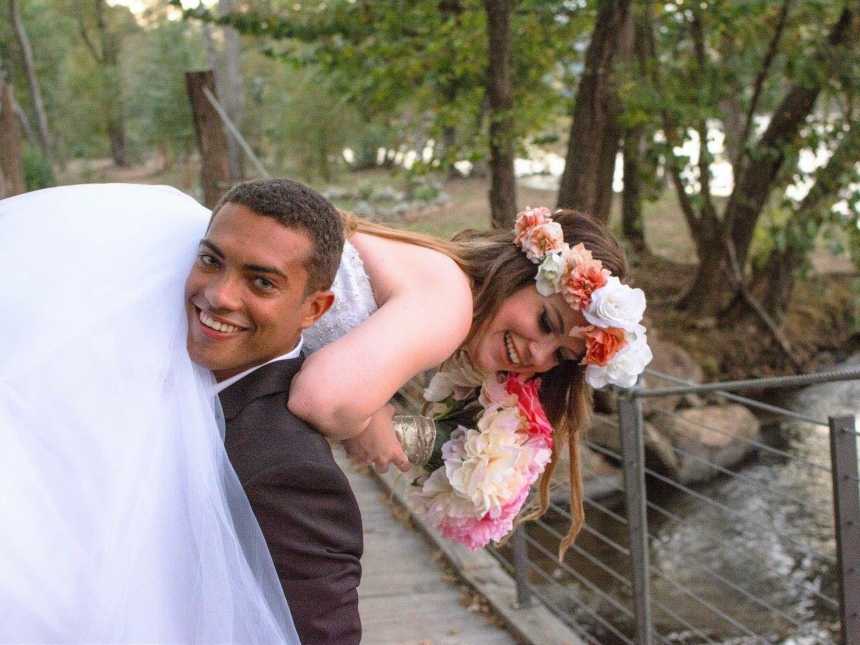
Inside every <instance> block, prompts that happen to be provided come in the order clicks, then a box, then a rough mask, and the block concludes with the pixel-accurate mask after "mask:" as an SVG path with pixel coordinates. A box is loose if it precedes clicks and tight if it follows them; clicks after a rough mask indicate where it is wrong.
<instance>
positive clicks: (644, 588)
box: [491, 368, 860, 645]
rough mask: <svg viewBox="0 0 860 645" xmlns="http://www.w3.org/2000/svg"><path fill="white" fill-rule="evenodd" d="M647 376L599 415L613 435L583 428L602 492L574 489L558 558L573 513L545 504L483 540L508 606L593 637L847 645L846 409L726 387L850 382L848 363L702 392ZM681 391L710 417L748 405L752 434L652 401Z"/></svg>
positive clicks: (859, 586)
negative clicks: (512, 597) (510, 595)
mask: <svg viewBox="0 0 860 645" xmlns="http://www.w3.org/2000/svg"><path fill="white" fill-rule="evenodd" d="M648 379H649V380H650V381H654V380H662V381H663V382H664V383H668V385H667V386H665V387H659V388H655V387H636V388H633V389H630V390H619V391H618V393H617V394H618V396H617V414H616V415H615V417H603V418H602V422H603V423H604V424H607V422H608V423H610V424H611V426H612V427H613V428H614V430H613V431H614V435H613V434H612V433H610V434H609V435H607V432H606V431H605V430H606V429H605V428H604V432H602V433H601V437H600V438H599V439H600V440H595V439H592V438H588V435H587V434H586V439H585V440H584V442H583V443H584V446H585V447H586V448H587V449H588V451H589V452H590V458H589V459H587V460H585V461H586V462H589V461H590V462H591V463H592V464H593V465H592V466H591V467H590V470H589V469H588V468H586V472H585V475H586V477H587V479H588V478H589V476H590V478H591V479H592V481H601V482H602V486H601V487H600V488H601V490H597V489H596V488H595V490H594V491H591V490H590V487H589V486H588V485H587V486H586V498H585V505H586V524H585V526H584V528H583V531H582V533H581V534H580V538H579V539H578V541H577V543H576V544H574V545H573V547H572V548H571V549H570V551H569V552H568V554H567V555H566V556H565V559H564V561H562V562H559V561H558V560H557V557H556V555H555V553H556V551H557V546H558V543H559V541H560V540H561V538H562V535H563V534H564V532H565V530H566V526H567V522H568V521H569V519H570V515H569V512H568V511H567V509H566V508H565V506H564V505H563V504H559V503H556V502H555V501H553V503H552V504H551V505H550V512H548V513H547V515H546V516H544V518H542V519H540V520H538V521H536V522H533V523H530V524H528V525H525V526H523V527H521V528H520V529H518V531H517V533H516V534H515V535H514V538H513V539H512V540H511V541H510V543H509V544H508V545H507V546H505V547H503V548H497V549H491V551H492V552H493V554H494V555H495V556H496V557H497V558H498V559H499V560H500V561H501V563H502V564H503V565H504V566H505V567H506V568H507V569H508V570H509V571H510V572H511V574H512V575H513V576H514V578H515V580H516V582H517V591H518V593H517V601H518V604H519V605H520V606H527V605H528V604H529V603H531V602H534V601H535V600H538V601H540V602H543V603H544V604H545V605H546V606H547V607H548V608H549V609H550V610H552V611H553V612H555V613H556V614H557V615H559V617H561V618H562V619H563V620H564V621H565V622H566V623H567V624H568V625H570V627H571V628H572V629H573V630H574V631H575V632H576V633H577V634H579V635H580V636H581V638H582V639H583V640H584V641H585V642H588V643H599V644H600V645H614V644H615V643H636V644H640V645H652V644H656V643H672V644H677V643H689V644H692V643H732V644H733V645H738V644H744V645H745V644H746V643H776V642H792V643H794V642H798V643H799V642H808V643H816V644H819V643H821V644H825V643H837V642H841V643H845V645H860V613H858V612H860V479H858V448H857V441H858V434H860V433H858V431H857V428H856V424H855V418H854V416H853V414H855V413H856V412H855V411H852V414H851V415H846V414H844V411H840V410H838V409H836V408H835V407H833V408H831V409H829V410H824V414H820V413H816V412H814V411H813V412H810V411H809V410H807V409H800V410H795V409H788V408H787V407H783V406H781V405H779V404H777V403H779V402H778V401H777V402H774V401H769V402H763V401H761V400H758V399H754V398H749V397H747V396H743V395H741V394H738V393H739V392H754V393H756V396H761V395H762V393H765V392H768V393H771V394H772V392H771V391H773V390H785V389H786V388H798V387H800V386H809V385H815V384H820V383H831V382H837V381H850V380H856V379H860V368H853V369H850V370H844V371H839V372H827V373H819V374H809V375H805V376H794V377H779V378H768V379H755V380H749V381H731V382H723V383H709V384H704V385H702V384H694V383H687V382H684V381H681V380H680V379H677V378H675V377H672V376H670V375H667V374H661V373H657V372H653V371H649V372H648ZM691 394H692V395H705V396H706V397H707V398H708V401H709V402H708V404H707V406H704V407H707V408H708V409H709V410H716V409H718V408H719V407H720V405H721V404H731V405H736V404H742V405H743V406H745V407H746V408H747V410H755V411H756V412H757V413H758V414H759V417H760V418H759V419H754V423H753V425H754V426H755V427H756V428H758V425H759V423H761V422H762V420H763V422H764V423H766V426H764V427H765V431H764V432H756V431H747V430H748V428H732V427H730V426H729V427H727V424H726V422H725V421H723V422H719V420H717V421H713V422H709V421H708V417H707V416H705V415H703V414H696V413H690V412H688V410H690V408H681V409H677V408H672V406H667V405H664V406H662V407H661V406H659V405H654V404H653V403H651V402H653V401H659V400H661V399H663V400H664V401H665V397H670V396H671V397H681V396H687V395H691ZM849 405H851V406H852V407H853V408H854V409H855V410H856V409H857V408H858V407H860V397H858V400H856V401H851V402H849ZM699 411H700V412H701V410H699ZM744 414H746V415H747V416H743V415H744ZM824 416H827V417H828V418H827V419H825V418H823V417H824ZM741 418H742V419H752V418H753V417H752V415H749V414H748V413H743V414H742V415H741ZM746 423H747V422H746V421H742V422H741V425H743V424H746ZM667 428H668V430H667ZM739 430H743V432H739ZM693 435H697V437H698V443H697V441H696V440H694V437H693ZM607 436H609V439H607ZM667 437H668V438H667ZM649 442H650V443H651V444H655V442H662V443H660V445H659V446H657V445H656V444H655V445H647V444H649ZM703 445H704V446H705V447H704V448H702V446H703ZM657 448H659V450H658V449H657ZM661 451H662V452H661ZM721 451H722V452H721ZM657 453H660V454H662V455H663V461H662V462H661V461H660V460H659V459H657V458H655V454H657ZM727 454H732V455H733V457H734V458H733V459H732V460H730V462H728V463H726V462H724V461H723V460H722V458H723V457H725V456H726V455H727ZM742 455H743V456H742ZM667 463H670V464H675V466H677V467H675V468H674V470H673V467H670V466H667ZM594 464H596V465H594ZM678 464H681V465H682V466H683V467H682V466H679V465H678ZM560 470H561V469H560ZM691 472H696V473H698V475H697V477H696V480H697V481H689V474H690V473H691ZM607 473H608V474H607ZM685 473H686V475H685ZM560 497H561V498H563V496H560ZM790 638H799V640H788V639H790Z"/></svg>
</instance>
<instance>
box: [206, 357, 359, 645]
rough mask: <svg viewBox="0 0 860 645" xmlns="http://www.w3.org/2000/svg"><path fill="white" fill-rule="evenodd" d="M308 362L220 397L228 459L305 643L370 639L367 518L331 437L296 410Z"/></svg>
mask: <svg viewBox="0 0 860 645" xmlns="http://www.w3.org/2000/svg"><path fill="white" fill-rule="evenodd" d="M301 363H302V359H301V358H298V359H295V360H283V361H277V362H275V363H269V364H268V365H264V366H263V367H261V368H259V369H257V370H255V371H254V372H252V373H251V374H249V375H248V376H246V377H245V378H243V379H241V380H239V381H237V382H236V383H233V384H232V385H230V386H229V387H227V388H226V389H224V390H223V391H222V392H221V393H220V395H219V396H220V399H221V407H222V408H223V409H224V417H225V419H226V422H227V432H226V438H225V442H226V446H227V454H228V456H229V457H230V461H231V462H232V464H233V467H234V468H235V470H236V473H237V475H238V476H239V480H240V481H241V482H242V486H243V487H244V488H245V492H246V493H247V494H248V499H249V500H250V501H251V508H252V509H253V511H254V514H255V515H256V517H257V520H258V521H259V523H260V528H261V529H262V530H263V535H264V537H265V538H266V543H267V544H268V546H269V551H270V552H271V554H272V559H273V560H274V562H275V568H276V569H277V572H278V576H279V577H280V580H281V585H282V586H283V588H284V594H285V595H286V597H287V601H288V602H289V604H290V611H291V612H292V615H293V620H294V621H295V624H296V629H297V630H298V633H299V637H300V638H301V641H302V643H304V644H305V645H316V644H317V643H319V644H327V643H332V644H335V643H336V644H337V645H341V644H343V645H349V644H353V643H355V644H357V643H358V642H359V641H360V640H361V621H360V619H359V615H358V592H357V589H358V583H359V581H360V580H361V564H360V558H361V554H362V550H363V540H362V529H361V515H360V513H359V510H358V504H357V502H356V500H355V496H354V495H353V493H352V490H351V489H350V487H349V483H348V481H347V479H346V476H345V475H344V474H343V472H342V471H341V470H340V468H339V467H338V466H337V464H336V463H335V461H334V458H333V457H332V454H331V448H330V447H329V444H328V442H327V441H326V439H325V438H323V436H322V435H321V434H320V433H319V432H317V431H316V430H314V429H313V428H311V427H310V426H308V425H307V424H306V423H305V422H304V421H302V420H300V419H298V418H297V417H295V416H293V414H292V413H290V411H289V410H288V409H287V399H288V397H289V388H290V382H291V380H292V378H293V375H294V374H295V373H296V372H297V371H298V370H299V367H300V366H301Z"/></svg>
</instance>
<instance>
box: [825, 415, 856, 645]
mask: <svg viewBox="0 0 860 645" xmlns="http://www.w3.org/2000/svg"><path fill="white" fill-rule="evenodd" d="M828 421H829V424H830V460H831V464H832V466H833V468H832V472H833V512H834V516H835V525H836V553H837V565H838V567H839V616H840V619H841V623H842V643H843V644H844V645H860V483H858V477H857V474H858V467H857V433H856V430H855V423H854V417H830V418H829V419H828Z"/></svg>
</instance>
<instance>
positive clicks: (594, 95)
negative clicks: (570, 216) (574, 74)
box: [558, 0, 631, 221]
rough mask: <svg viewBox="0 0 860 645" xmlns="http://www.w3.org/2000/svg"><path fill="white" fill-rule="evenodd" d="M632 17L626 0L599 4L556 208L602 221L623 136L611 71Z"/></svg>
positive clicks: (586, 55)
mask: <svg viewBox="0 0 860 645" xmlns="http://www.w3.org/2000/svg"><path fill="white" fill-rule="evenodd" d="M630 17H631V16H630V0H605V1H604V2H601V3H599V9H598V13H597V18H596V20H595V24H594V31H593V32H592V35H591V42H590V43H589V45H588V50H587V51H586V54H585V70H584V72H583V74H582V77H581V79H580V81H579V87H578V88H577V92H576V102H575V104H574V109H573V123H572V124H571V129H570V138H569V140H568V147H567V157H566V160H565V167H564V173H563V174H562V177H561V186H560V188H559V192H558V206H559V208H576V209H579V210H584V211H587V212H590V213H593V214H594V215H596V216H598V217H601V219H603V220H604V221H605V220H606V219H608V216H609V208H608V205H610V204H611V202H612V172H613V170H614V168H615V157H616V155H617V153H618V146H619V141H620V135H621V131H620V129H619V128H618V125H617V122H616V117H617V114H618V103H617V101H618V98H617V96H616V94H615V91H614V88H613V84H612V69H613V65H614V62H615V58H616V56H617V55H618V53H619V50H620V49H621V48H622V46H623V40H629V37H630V34H631V21H630ZM607 173H608V174H609V177H608V180H607V178H606V176H605V175H606V174H607Z"/></svg>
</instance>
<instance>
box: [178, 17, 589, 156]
mask: <svg viewBox="0 0 860 645" xmlns="http://www.w3.org/2000/svg"><path fill="white" fill-rule="evenodd" d="M172 4H173V5H174V6H177V7H179V6H181V3H179V2H178V1H177V0H175V1H174V2H173V3H172ZM566 6H567V3H564V2H538V1H537V0H531V1H527V2H526V1H524V2H521V3H520V4H519V5H518V10H517V12H516V14H515V15H514V24H513V25H512V31H513V33H514V34H515V39H514V52H513V61H514V87H515V92H516V95H515V106H516V110H515V115H514V116H515V131H514V132H512V133H510V136H511V137H512V138H513V139H514V141H520V140H522V139H523V138H524V137H525V136H527V135H528V134H529V133H531V132H536V131H539V130H540V128H541V127H542V126H545V125H546V124H548V123H550V122H551V121H552V120H554V119H555V117H556V116H557V115H558V111H559V110H562V109H564V107H565V100H564V97H563V96H562V95H560V94H559V92H558V81H559V78H560V77H561V76H562V75H563V73H564V70H565V65H566V64H567V63H568V62H570V61H571V60H576V59H578V58H579V55H580V54H579V52H577V51H576V50H575V49H574V48H573V47H571V43H570V41H571V40H572V39H573V38H574V37H575V36H576V35H578V34H579V33H580V32H581V31H582V30H583V29H584V27H585V25H584V24H583V23H582V21H578V20H572V19H571V18H570V16H569V15H568V14H569V10H567V9H565V7H566ZM185 16H186V18H190V19H195V20H201V21H204V22H214V23H217V24H230V25H232V26H233V27H235V28H236V29H238V30H240V31H241V32H243V33H245V34H247V35H252V36H255V37H257V38H258V39H259V42H260V43H261V47H262V48H263V51H265V52H266V53H267V55H269V56H272V57H274V58H277V59H279V60H283V61H285V62H287V63H289V64H290V65H292V66H294V67H301V68H310V69H314V70H317V71H316V74H317V75H319V76H322V77H324V78H325V79H326V81H327V83H328V87H329V91H331V92H332V93H334V94H336V95H337V96H338V97H340V98H341V99H342V100H343V102H344V104H348V105H350V106H351V107H353V108H354V109H355V110H356V111H357V113H358V115H359V116H360V118H361V119H362V120H363V121H364V122H365V123H378V122H387V123H394V124H396V125H398V126H402V128H401V130H400V132H401V135H400V137H399V138H400V139H401V140H400V141H399V142H398V143H399V144H400V145H402V146H406V147H410V144H411V147H413V148H414V147H416V145H417V146H418V147H421V144H423V143H426V142H427V141H428V140H431V139H432V140H434V141H435V142H436V144H437V145H436V146H435V148H434V151H435V160H434V162H433V163H432V164H431V167H434V166H441V167H443V168H444V167H445V166H448V165H449V164H451V163H453V162H454V161H456V160H457V159H460V158H482V157H483V156H484V155H485V150H486V144H487V141H486V136H485V127H486V123H485V118H484V117H485V109H486V107H485V93H486V92H485V78H486V61H487V51H486V50H487V35H486V25H485V12H484V8H483V4H482V3H481V2H479V1H478V0H460V1H449V2H441V3H440V2H438V1H436V0H433V1H430V0H420V1H411V2H406V1H402V0H401V1H397V2H370V1H368V0H359V1H350V0H329V1H324V2H319V3H316V4H314V5H313V6H309V5H298V4H295V3H287V2H272V3H270V5H269V10H268V11H266V12H264V11H243V12H241V13H235V14H233V15H228V16H220V17H219V16H215V15H214V14H213V13H212V12H210V11H209V10H207V9H206V8H204V7H202V6H201V7H198V8H195V9H191V10H186V11H185ZM377 132H378V131H377ZM389 147H390V146H389ZM359 148H360V149H362V154H361V155H360V159H361V160H362V161H363V162H367V161H368V160H369V158H370V157H372V150H369V149H368V148H367V147H362V146H359ZM367 152H370V153H371V154H366V153H367Z"/></svg>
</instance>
